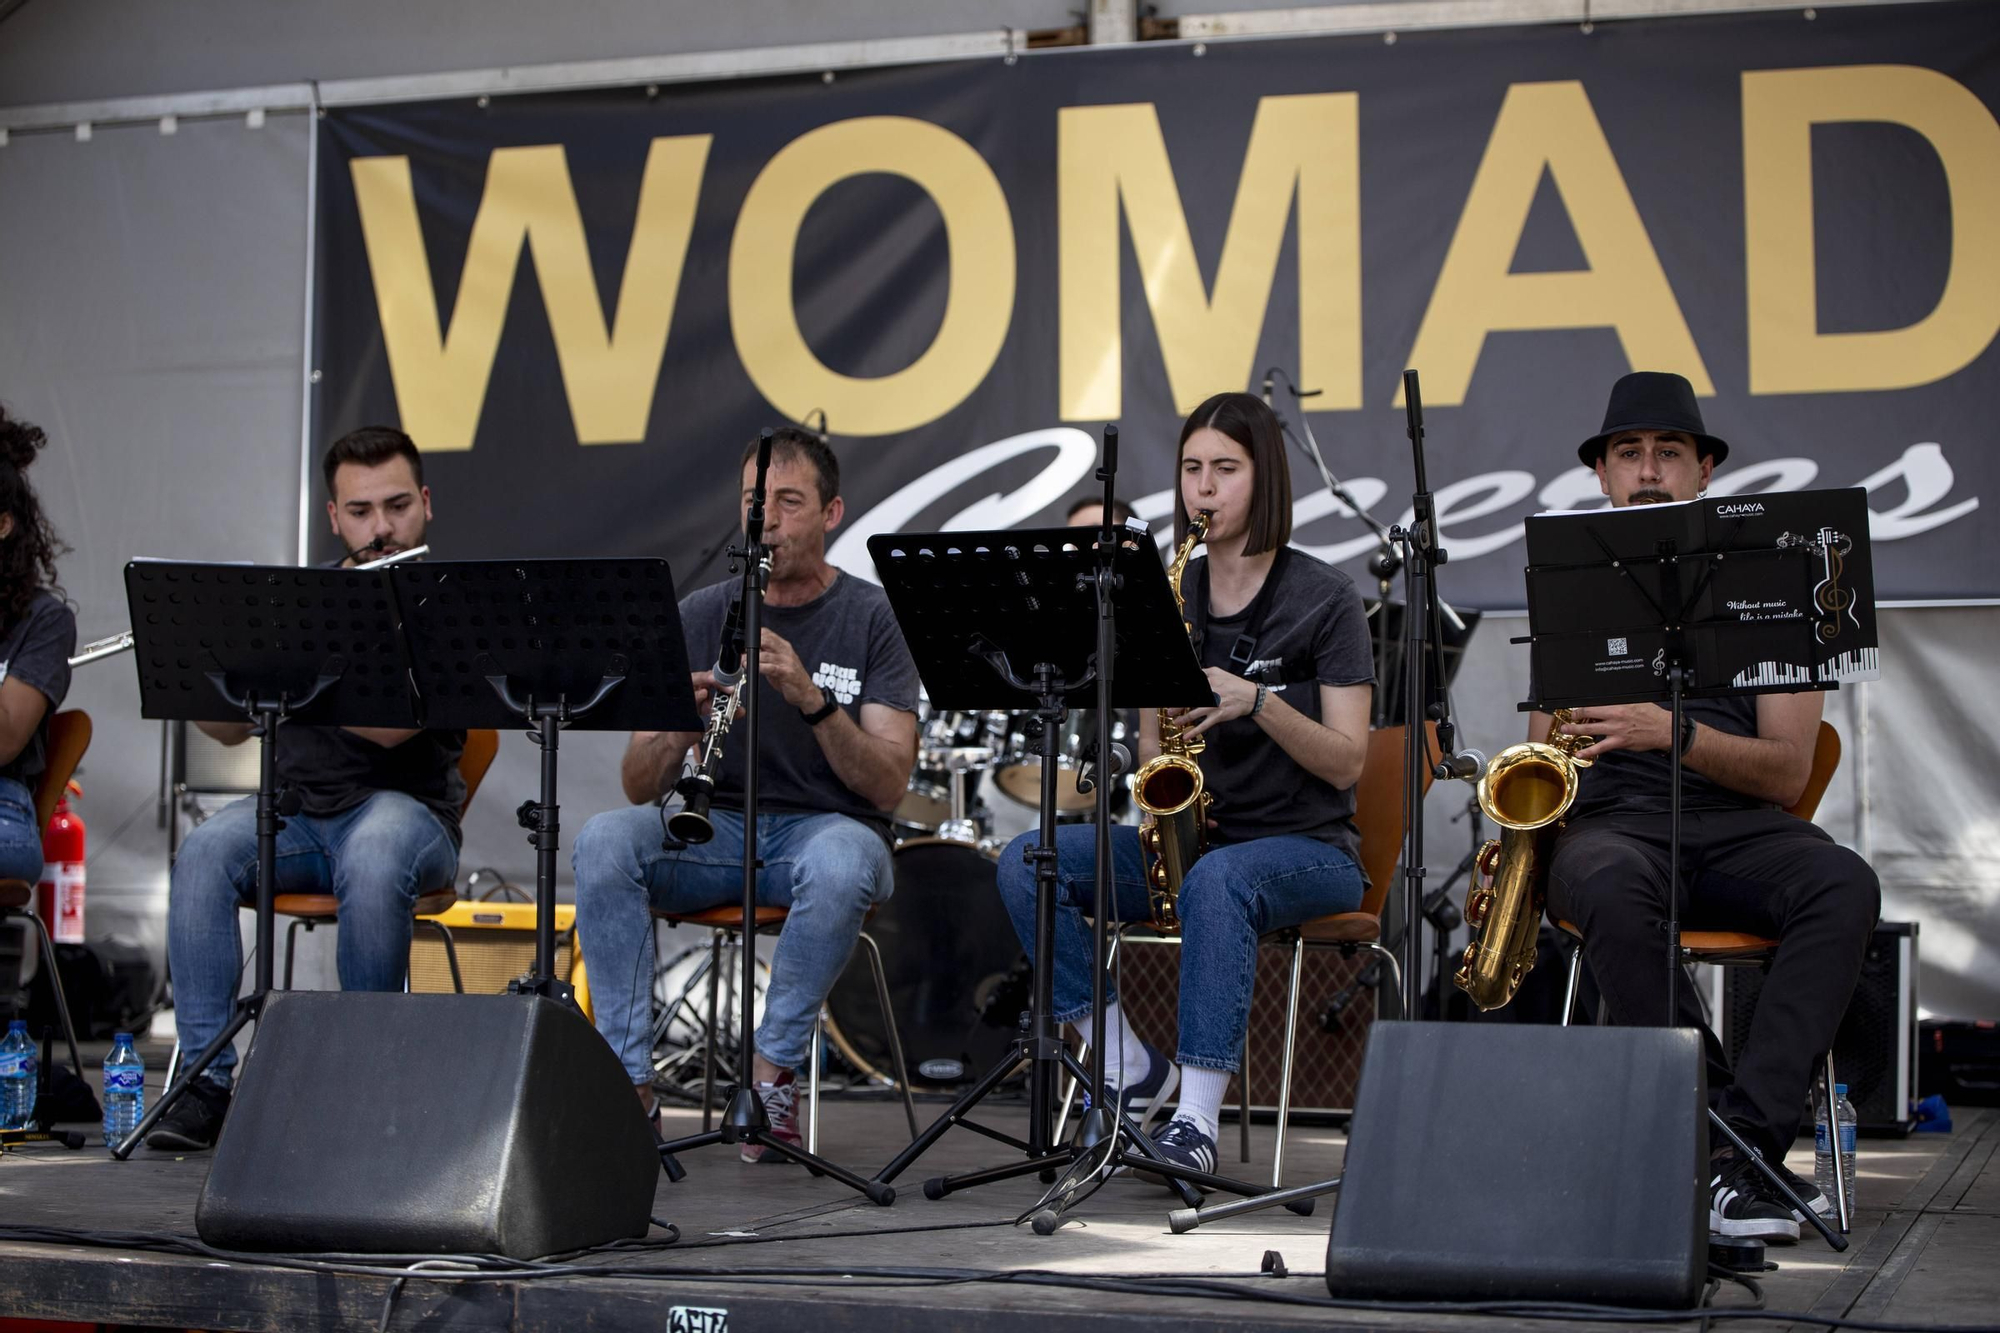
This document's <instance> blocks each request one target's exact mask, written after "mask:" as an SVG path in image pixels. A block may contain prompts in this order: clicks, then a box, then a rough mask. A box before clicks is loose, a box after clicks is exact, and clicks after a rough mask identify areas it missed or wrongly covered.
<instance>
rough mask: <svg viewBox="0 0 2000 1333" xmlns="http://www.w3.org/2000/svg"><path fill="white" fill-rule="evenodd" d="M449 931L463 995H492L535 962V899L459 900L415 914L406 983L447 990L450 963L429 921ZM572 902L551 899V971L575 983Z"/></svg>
mask: <svg viewBox="0 0 2000 1333" xmlns="http://www.w3.org/2000/svg"><path fill="white" fill-rule="evenodd" d="M432 921H435V922H437V923H438V924H440V925H442V926H443V927H444V928H445V929H446V930H449V931H450V932H451V940H452V945H453V947H454V948H455V949H456V950H457V953H458V971H459V975H460V976H461V977H463V978H464V980H465V992H466V994H468V995H498V994H499V993H501V992H502V991H504V990H506V989H507V983H508V982H510V981H512V980H514V978H516V977H520V976H525V975H527V974H528V973H529V972H532V971H533V970H534V967H535V905H534V904H533V903H500V902H470V903H466V902H461V903H454V904H452V906H450V907H449V908H447V909H446V910H444V911H442V912H440V913H438V914H437V915H436V916H425V917H418V918H417V928H416V931H415V932H414V933H413V934H412V935H411V937H410V989H411V990H412V991H426V992H432V993H436V992H445V991H450V990H451V988H452V987H451V965H450V964H449V963H448V962H446V960H445V952H444V941H443V940H441V939H440V938H438V933H437V931H435V930H433V929H431V927H430V926H429V924H427V923H429V922H432ZM575 924H576V905H575V904H574V903H557V904H556V975H557V976H559V977H562V978H564V979H565V980H568V981H569V982H570V984H571V985H575V984H576V983H577V981H578V980H580V979H581V974H582V968H581V967H580V966H579V965H578V964H579V962H580V960H579V959H578V958H577V953H576V948H575V945H576V932H575V929H574V927H575Z"/></svg>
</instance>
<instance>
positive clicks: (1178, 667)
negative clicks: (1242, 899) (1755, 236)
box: [868, 528, 1258, 1231]
mask: <svg viewBox="0 0 2000 1333" xmlns="http://www.w3.org/2000/svg"><path fill="white" fill-rule="evenodd" d="M1080 535H1083V531H1082V530H1080V529H1076V528H1052V529H1008V530H1000V531H993V532H944V533H923V534H917V533H910V534H897V535H884V536H876V537H871V538H869V539H868V550H869V554H870V555H871V556H873V557H874V560H875V568H876V572H877V574H878V575H879V576H880V578H881V580H882V587H883V589H884V591H885V592H887V593H888V595H889V603H890V606H891V607H892V608H893V609H894V611H895V613H896V619H897V621H898V622H899V623H900V624H901V626H902V628H903V633H904V637H905V638H906V639H907V640H908V642H909V645H910V653H911V656H912V657H913V658H915V660H916V664H917V673H918V675H919V676H920V677H922V679H923V682H924V689H925V691H926V692H927V693H928V694H929V695H930V698H931V701H932V703H933V704H935V705H936V706H937V707H939V708H945V709H968V710H980V709H1003V708H1004V709H1012V710H1023V709H1032V710H1033V711H1034V713H1035V715H1036V717H1037V718H1038V719H1039V720H1040V722H1041V727H1042V732H1041V740H1042V802H1041V823H1040V831H1039V838H1038V843H1037V846H1036V847H1035V848H1033V849H1032V850H1030V851H1029V852H1028V853H1027V856H1028V858H1029V860H1030V861H1032V862H1033V864H1034V866H1035V879H1036V886H1035V888H1036V892H1035V980H1034V989H1033V992H1032V995H1033V999H1032V1002H1031V1007H1030V1009H1029V1011H1028V1013H1027V1014H1026V1015H1024V1021H1023V1025H1022V1027H1023V1030H1022V1033H1021V1035H1020V1036H1019V1037H1018V1038H1017V1039H1016V1040H1015V1042H1014V1045H1013V1048H1012V1049H1011V1050H1010V1051H1009V1052H1008V1053H1007V1054H1006V1055H1004V1056H1002V1057H1001V1059H1000V1060H999V1061H998V1062H997V1063H996V1064H994V1065H993V1066H992V1067H991V1068H989V1069H988V1070H987V1071H986V1073H985V1074H984V1075H982V1076H981V1077H980V1078H979V1079H978V1080H977V1081H976V1082H974V1083H973V1084H972V1085H971V1087H969V1088H968V1089H967V1090H966V1091H965V1092H964V1093H963V1094H962V1095H961V1096H960V1097H959V1098H958V1100H957V1101H955V1102H953V1103H952V1104H951V1106H950V1107H949V1108H948V1109H947V1110H946V1111H945V1112H944V1114H943V1115H941V1116H939V1117H938V1118H937V1120H935V1121H934V1122H932V1124H931V1125H930V1127H929V1128H927V1129H926V1130H925V1131H924V1132H923V1133H922V1134H919V1135H918V1136H917V1137H916V1139H915V1140H913V1141H912V1142H911V1143H910V1144H909V1146H908V1147H906V1148H904V1149H903V1151H902V1152H900V1153H898V1154H897V1155H896V1157H895V1158H894V1159H892V1160H891V1161H890V1162H889V1163H888V1164H887V1165H885V1166H884V1167H883V1168H882V1169H881V1170H880V1171H878V1172H877V1173H876V1175H875V1179H877V1180H879V1181H890V1180H894V1179H895V1178H896V1176H898V1175H900V1174H901V1173H902V1172H903V1171H904V1170H905V1169H907V1168H908V1167H909V1165H910V1164H911V1163H912V1162H914V1161H916V1159H917V1158H918V1157H920V1156H922V1155H923V1154H924V1153H925V1152H926V1151H928V1150H929V1148H930V1146H931V1145H932V1144H933V1143H935V1142H936V1141H937V1140H938V1139H939V1138H940V1137H941V1136H942V1135H943V1134H944V1132H945V1131H946V1130H948V1129H950V1128H951V1127H952V1126H954V1125H958V1124H963V1125H964V1126H965V1127H966V1128H967V1129H970V1130H973V1131H974V1132H976V1133H980V1134H984V1135H986V1136H987V1137H988V1138H992V1139H997V1140H999V1141H1000V1142H1002V1143H1005V1144H1008V1145H1010V1146H1012V1147H1014V1148H1017V1149H1019V1150H1020V1151H1021V1152H1022V1153H1024V1154H1025V1159H1024V1160H1022V1161H1018V1162H1011V1163H1008V1164H1006V1165H1003V1166H996V1167H991V1168H988V1169H985V1170H980V1171H974V1172H970V1173H967V1174H964V1175H959V1176H951V1177H942V1176H941V1177H935V1178H933V1179H930V1180H927V1181H925V1182H924V1195H925V1197H926V1198H931V1199H939V1198H943V1197H944V1196H945V1195H946V1194H949V1193H952V1192H953V1191H955V1190H959V1189H966V1188H970V1187H972V1186H975V1185H985V1184H990V1183H992V1182H994V1181H999V1180H1008V1179H1012V1178H1013V1177H1015V1176H1022V1175H1028V1174H1031V1173H1043V1174H1044V1175H1045V1178H1046V1177H1047V1176H1048V1175H1049V1174H1050V1173H1052V1172H1053V1171H1054V1170H1055V1169H1056V1168H1062V1167H1070V1168H1073V1170H1072V1172H1071V1174H1072V1175H1078V1172H1077V1171H1076V1170H1074V1168H1082V1171H1081V1174H1080V1175H1079V1178H1078V1179H1077V1181H1076V1182H1075V1186H1080V1185H1081V1184H1084V1183H1087V1182H1088V1181H1089V1180H1090V1179H1092V1178H1093V1177H1095V1176H1097V1175H1099V1174H1100V1173H1101V1172H1104V1171H1108V1170H1109V1169H1110V1167H1111V1166H1113V1165H1120V1164H1122V1165H1133V1164H1137V1165H1138V1166H1141V1167H1143V1168H1145V1169H1147V1170H1150V1171H1155V1172H1158V1173H1162V1174H1168V1173H1170V1178H1172V1177H1184V1178H1185V1181H1192V1182H1193V1183H1194V1184H1196V1185H1201V1186H1205V1187H1208V1188H1213V1189H1221V1190H1228V1191H1231V1192H1234V1193H1238V1194H1254V1193H1257V1192H1258V1190H1257V1188H1256V1187H1255V1186H1250V1185H1245V1184H1243V1183H1241V1182H1238V1181H1233V1180H1229V1179H1227V1178H1225V1177H1222V1176H1212V1175H1208V1174H1206V1173H1200V1172H1187V1171H1181V1170H1180V1169H1179V1168H1176V1167H1171V1166H1168V1165H1167V1164H1165V1163H1164V1162H1162V1161H1160V1159H1159V1157H1158V1153H1157V1150H1156V1149H1154V1148H1153V1145H1152V1143H1151V1141H1150V1140H1148V1139H1147V1138H1146V1137H1145V1136H1144V1135H1142V1134H1140V1133H1139V1132H1138V1131H1137V1129H1136V1128H1135V1127H1134V1126H1133V1125H1132V1123H1131V1121H1130V1120H1128V1119H1125V1118H1124V1117H1122V1116H1121V1117H1119V1119H1118V1121H1117V1124H1116V1125H1115V1126H1111V1125H1110V1124H1109V1121H1108V1114H1107V1117H1105V1118H1100V1119H1099V1120H1097V1121H1096V1122H1093V1120H1092V1119H1090V1118H1086V1121H1085V1124H1084V1127H1083V1128H1082V1129H1080V1131H1079V1134H1078V1139H1077V1142H1076V1144H1075V1145H1074V1146H1073V1147H1068V1148H1058V1147H1056V1146H1055V1145H1054V1142H1053V1127H1052V1121H1053V1118H1054V1111H1055V1107H1054V1101H1055V1086H1056V1075H1057V1072H1058V1069H1066V1070H1068V1071H1069V1073H1070V1074H1071V1076H1072V1077H1074V1078H1075V1079H1076V1080H1077V1081H1078V1082H1079V1083H1081V1084H1082V1085H1083V1086H1084V1087H1086V1088H1090V1089H1091V1090H1092V1093H1093V1099H1092V1100H1093V1107H1094V1108H1101V1107H1103V1105H1104V1098H1103V1096H1102V1095H1100V1094H1099V1093H1098V1090H1097V1088H1096V1086H1095V1084H1094V1082H1093V1076H1092V1071H1091V1070H1089V1069H1086V1068H1085V1067H1084V1066H1083V1064H1082V1063H1081V1062H1080V1061H1078V1060H1077V1059H1076V1057H1075V1056H1073V1055H1071V1054H1070V1052H1069V1050H1068V1048H1067V1047H1066V1046H1065V1045H1064V1044H1063V1042H1062V1040H1061V1038H1060V1037H1059V1036H1058V1035H1057V1033H1056V1031H1055V1025H1054V1019H1053V1017H1052V1015H1051V1010H1052V1009H1053V1006H1054V992H1055V972H1054V965H1055V964H1054V952H1055V893H1056V869H1057V867H1056V850H1055V829H1056V821H1055V801H1056V771H1057V765H1056V746H1057V741H1058V734H1057V733H1058V732H1059V730H1060V727H1061V724H1062V720H1063V714H1064V712H1065V711H1066V710H1067V709H1068V708H1072V707H1079V708H1081V707H1092V706H1097V705H1098V704H1099V703H1100V701H1099V699H1098V697H1097V689H1096V684H1097V680H1098V674H1097V661H1098V651H1099V648H1098V630H1099V622H1098V619H1097V617H1098V573H1097V568H1098V554H1097V551H1096V549H1095V545H1096V543H1095V542H1093V541H1091V540H1090V539H1089V538H1088V537H1085V540H1084V541H1082V542H1079V540H1078V538H1079V536H1080ZM1113 574H1114V576H1115V580H1116V589H1115V597H1116V605H1117V612H1116V616H1115V622H1114V629H1115V641H1116V647H1115V650H1114V653H1113V660H1114V662H1115V663H1116V667H1117V669H1116V671H1115V672H1114V673H1113V679H1112V697H1111V700H1110V705H1111V707H1113V708H1157V707H1173V706H1178V705H1196V704H1199V703H1202V702H1205V701H1207V700H1208V699H1210V698H1212V697H1213V695H1212V691H1210V689H1209V687H1208V682H1207V678H1206V677H1205V676H1204V675H1203V674H1202V672H1201V669H1200V666H1199V664H1198V663H1197V662H1196V660H1195V657H1194V651H1193V645H1192V644H1191V643H1190V642H1189V641H1188V636H1187V631H1186V630H1185V628H1183V626H1182V623H1181V614H1180V609H1179V608H1178V607H1177V606H1176V605H1175V603H1174V599H1173V590H1172V589H1171V588H1170V587H1169V586H1168V584H1167V580H1166V569H1165V567H1164V566H1163V565H1162V564H1161V561H1160V554H1159V549H1158V547H1157V546H1155V545H1154V544H1153V543H1152V542H1151V541H1146V540H1143V539H1141V538H1140V537H1139V536H1138V535H1137V534H1133V535H1131V536H1130V538H1129V539H1127V540H1121V541H1120V542H1119V544H1118V547H1117V550H1116V553H1115V558H1114V561H1113ZM1023 663H1032V666H1030V667H1029V668H1028V670H1027V671H1026V672H1025V673H1024V672H1023V671H1022V670H1021V669H1020V666H1019V665H1017V664H1023ZM1100 887H1101V888H1102V887H1104V885H1103V883H1102V880H1101V882H1100ZM1109 913H1110V904H1109V903H1108V902H1105V903H1101V904H1099V910H1098V912H1097V924H1098V927H1099V944H1098V948H1097V950H1096V957H1095V960H1094V963H1095V966H1096V968H1097V973H1098V977H1099V978H1100V984H1101V978H1102V974H1103V964H1104V956H1103V955H1104V947H1103V933H1102V932H1103V927H1104V923H1105V921H1106V918H1107V917H1108V915H1109ZM1100 1008H1101V1006H1100ZM1100 1045H1101V1044H1100ZM1097 1054H1099V1055H1100V1056H1101V1050H1100V1051H1099V1052H1098V1053H1097ZM1024 1062H1025V1063H1027V1064H1028V1066H1029V1080H1028V1137H1027V1138H1026V1139H1025V1140H1022V1139H1018V1138H1015V1137H1014V1136H1012V1135H1010V1134H1005V1133H1002V1132H1000V1131H997V1130H994V1129H991V1128H988V1127H986V1126H983V1125H980V1124H977V1123H976V1122H973V1121H971V1120H968V1119H966V1113H967V1112H968V1111H970V1110H971V1109H972V1108H973V1107H974V1106H976V1105H977V1104H978V1103H979V1102H981V1101H983V1100H984V1099H985V1098H986V1097H987V1095H988V1094H990V1093H991V1092H992V1091H993V1089H994V1088H996V1087H997V1086H999V1084H1000V1083H1001V1082H1002V1081H1003V1080H1004V1079H1005V1078H1006V1077H1007V1076H1008V1075H1010V1074H1011V1073H1013V1072H1014V1071H1015V1070H1016V1069H1018V1068H1019V1067H1020V1066H1021V1064H1022V1063H1024ZM1093 1063H1097V1062H1096V1061H1093ZM1093 1123H1096V1124H1097V1125H1098V1128H1096V1129H1094V1130H1093V1128H1092V1126H1093ZM1121 1135H1122V1136H1123V1137H1124V1139H1125V1140H1126V1141H1127V1142H1128V1143H1129V1146H1130V1148H1132V1149H1135V1150H1136V1151H1119V1150H1118V1144H1119V1141H1120V1136H1121ZM1093 1149H1095V1150H1096V1151H1094V1152H1093V1151H1092V1150H1093ZM1174 1183H1175V1186H1176V1188H1177V1189H1179V1190H1180V1191H1181V1192H1182V1197H1183V1200H1184V1201H1185V1202H1188V1203H1190V1204H1192V1203H1194V1202H1196V1201H1197V1199H1198V1197H1199V1196H1196V1195H1195V1194H1194V1193H1193V1191H1192V1190H1189V1189H1188V1188H1187V1185H1186V1184H1185V1183H1184V1182H1183V1181H1182V1180H1178V1179H1176V1180H1175V1181H1174ZM1067 1184H1069V1182H1068V1180H1067V1179H1066V1180H1065V1181H1063V1182H1059V1183H1058V1186H1057V1189H1056V1190H1054V1191H1052V1192H1051V1194H1050V1195H1049V1196H1048V1198H1047V1199H1045V1201H1044V1202H1045V1203H1047V1202H1048V1201H1049V1200H1051V1199H1056V1198H1057V1197H1058V1196H1061V1201H1060V1202H1059V1203H1057V1204H1055V1205H1054V1220H1055V1221H1059V1219H1060V1213H1061V1206H1062V1204H1064V1203H1067V1202H1068V1201H1069V1200H1070V1198H1071V1197H1072V1196H1073V1194H1074V1189H1075V1186H1071V1188H1069V1189H1068V1190H1065V1188H1064V1186H1065V1185H1067ZM1053 1229H1054V1226H1053V1224H1052V1223H1051V1224H1048V1225H1046V1226H1045V1222H1044V1219H1043V1218H1041V1217H1040V1215H1039V1213H1038V1217H1037V1225H1036V1230H1038V1231H1045V1230H1053Z"/></svg>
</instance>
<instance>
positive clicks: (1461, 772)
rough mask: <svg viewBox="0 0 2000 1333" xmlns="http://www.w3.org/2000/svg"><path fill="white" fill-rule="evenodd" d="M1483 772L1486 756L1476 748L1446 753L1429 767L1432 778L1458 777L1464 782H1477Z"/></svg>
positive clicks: (1484, 770)
mask: <svg viewBox="0 0 2000 1333" xmlns="http://www.w3.org/2000/svg"><path fill="white" fill-rule="evenodd" d="M1485 772H1486V756H1485V755H1483V754H1481V753H1480V752H1479V751H1477V750H1460V751H1459V752H1458V753H1457V754H1448V755H1446V756H1445V757H1444V758H1442V759H1440V760H1438V762H1437V763H1436V764H1435V765H1434V766H1433V767H1432V768H1431V776H1432V777H1434V778H1440V779H1442V778H1459V779H1461V780H1463V781H1465V782H1477V781H1479V779H1480V777H1481V775H1482V774H1484V773H1485Z"/></svg>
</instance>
